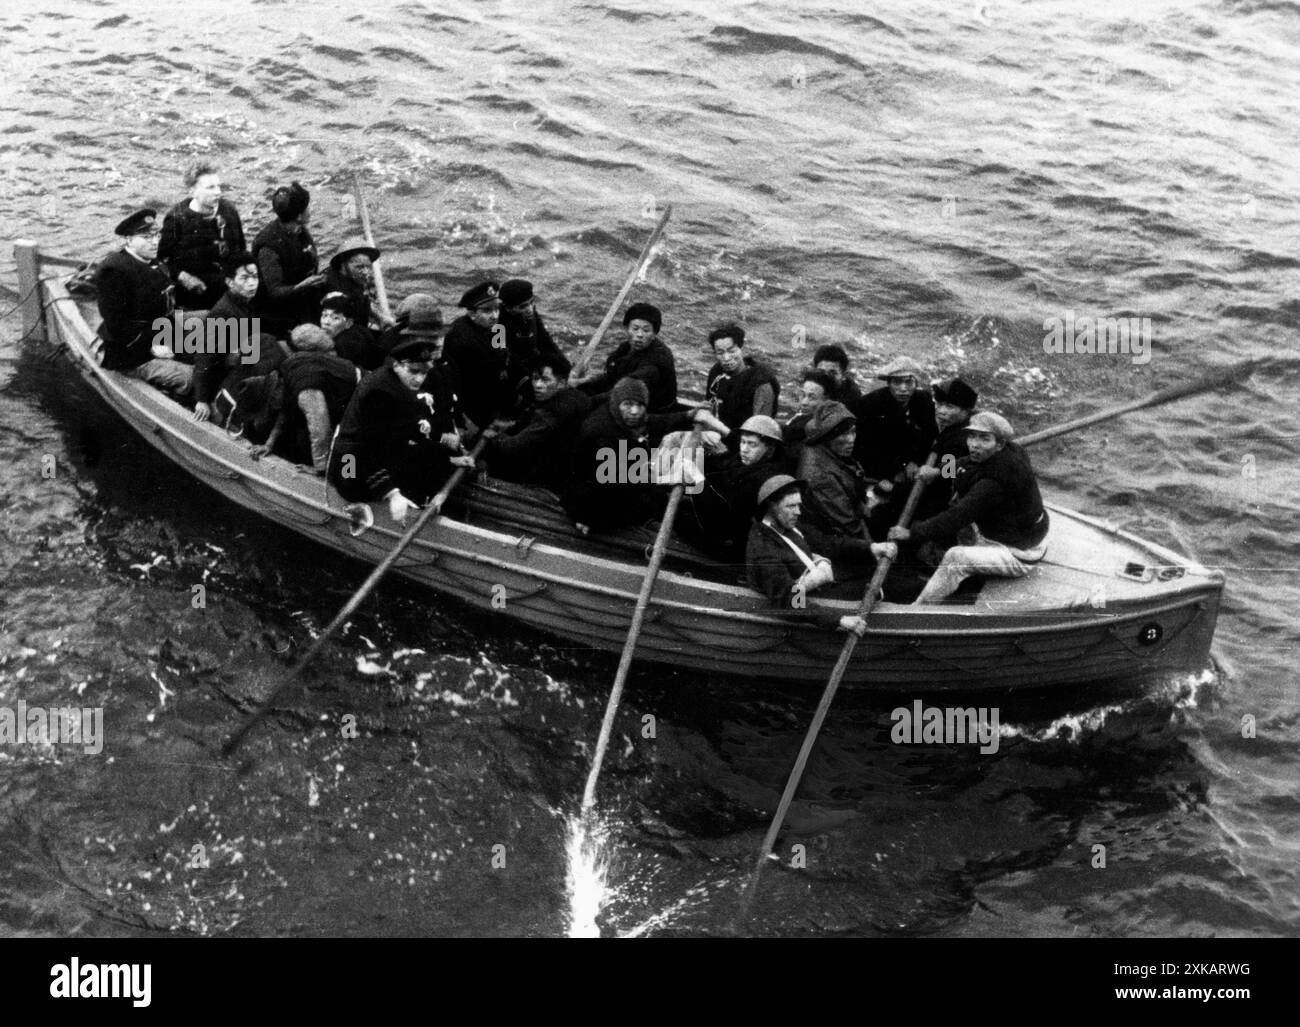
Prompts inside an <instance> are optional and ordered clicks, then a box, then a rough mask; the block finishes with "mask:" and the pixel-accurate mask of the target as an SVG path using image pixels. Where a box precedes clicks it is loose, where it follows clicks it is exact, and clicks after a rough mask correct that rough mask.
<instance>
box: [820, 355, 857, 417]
mask: <svg viewBox="0 0 1300 1027" xmlns="http://www.w3.org/2000/svg"><path fill="white" fill-rule="evenodd" d="M812 366H813V368H814V370H817V371H824V372H825V373H826V374H828V375H830V376H831V379H832V381H834V383H835V385H834V388H832V389H831V391H830V393H829V395H827V397H826V398H827V399H833V400H835V402H836V403H843V404H844V405H845V406H846V407H848V408H849V409H850V410H852V409H853V408H854V406H856V405H857V404H858V403H859V402H861V401H862V390H861V389H860V388H859V387H858V383H857V382H856V381H854V380H853V375H852V374H850V373H849V355H848V353H847V352H845V350H844V347H843V346H840V345H837V344H836V343H833V342H829V343H827V344H826V345H824V346H818V347H817V350H816V352H814V353H813V359H812Z"/></svg>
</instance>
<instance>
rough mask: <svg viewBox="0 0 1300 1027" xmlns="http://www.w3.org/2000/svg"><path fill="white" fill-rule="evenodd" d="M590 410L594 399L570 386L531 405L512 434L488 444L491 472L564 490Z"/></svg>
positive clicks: (486, 451)
mask: <svg viewBox="0 0 1300 1027" xmlns="http://www.w3.org/2000/svg"><path fill="white" fill-rule="evenodd" d="M590 412H591V399H590V398H589V397H588V396H587V395H586V394H585V393H582V392H579V391H578V390H577V389H571V388H567V387H566V388H562V389H560V390H559V391H558V392H557V393H555V395H553V396H551V397H550V398H549V399H547V400H545V401H544V402H542V403H537V404H535V405H533V406H531V407H529V408H528V409H527V410H526V411H524V414H523V416H522V417H521V418H520V419H519V421H518V422H517V423H516V424H515V426H514V427H513V428H511V429H510V431H509V433H508V434H505V435H498V436H497V437H496V438H494V439H492V440H491V441H490V442H489V443H488V444H487V448H486V449H485V450H484V453H483V456H484V459H485V460H486V461H487V463H488V467H489V468H490V470H491V473H492V474H493V475H495V476H496V477H498V478H504V479H505V480H506V481H517V482H522V483H523V484H525V485H544V486H546V487H547V488H550V489H554V490H555V491H557V492H558V491H560V490H561V489H563V487H564V485H565V483H566V482H567V480H568V477H569V465H570V462H571V460H572V452H573V444H574V442H575V441H576V440H577V438H578V433H579V432H580V431H581V430H582V423H583V421H584V420H585V419H586V417H587V415H588V414H589V413H590Z"/></svg>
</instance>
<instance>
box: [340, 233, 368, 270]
mask: <svg viewBox="0 0 1300 1027" xmlns="http://www.w3.org/2000/svg"><path fill="white" fill-rule="evenodd" d="M354 253H364V254H365V255H366V256H367V257H369V258H370V259H371V260H378V259H379V251H378V250H377V249H375V248H374V247H373V246H371V245H370V243H368V242H366V241H365V240H364V239H362V238H360V237H358V236H353V237H352V238H351V239H347V240H345V241H344V243H343V245H342V246H340V247H339V248H338V251H337V252H336V253H335V254H334V256H332V257H330V267H332V268H333V269H334V270H335V271H337V270H338V269H339V268H340V267H341V266H342V265H343V264H344V263H345V262H346V261H347V259H348V257H350V256H352V255H353V254H354Z"/></svg>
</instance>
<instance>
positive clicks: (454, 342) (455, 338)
mask: <svg viewBox="0 0 1300 1027" xmlns="http://www.w3.org/2000/svg"><path fill="white" fill-rule="evenodd" d="M500 291H501V290H500V287H499V286H498V285H497V283H496V282H491V281H489V282H479V283H478V284H477V285H474V286H471V287H470V288H469V289H466V290H465V294H464V295H463V296H461V298H460V303H459V304H458V306H460V307H461V309H463V310H464V311H465V313H463V314H462V315H461V316H460V317H458V318H456V320H455V321H453V322H452V323H451V327H450V328H449V329H448V330H447V342H446V352H447V358H446V359H447V363H449V364H451V365H452V366H453V367H454V368H455V369H456V372H455V373H456V377H457V379H458V381H459V383H460V404H461V409H462V410H464V412H465V416H466V417H467V418H469V420H470V422H471V423H472V425H473V426H474V429H482V428H486V427H487V426H488V425H490V424H491V423H492V422H493V421H494V420H495V419H496V418H497V417H500V416H501V415H502V414H505V413H507V412H509V411H510V410H511V409H512V408H513V406H514V388H513V384H512V383H511V381H510V373H509V360H510V351H509V349H508V347H507V346H506V329H505V326H504V325H502V324H500V323H499V321H498V316H499V314H500V312H501V296H500Z"/></svg>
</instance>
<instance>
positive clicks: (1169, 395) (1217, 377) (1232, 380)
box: [1016, 360, 1267, 446]
mask: <svg viewBox="0 0 1300 1027" xmlns="http://www.w3.org/2000/svg"><path fill="white" fill-rule="evenodd" d="M1265 363H1267V361H1265V360H1243V361H1242V362H1241V363H1239V364H1233V365H1232V366H1231V367H1226V368H1224V369H1223V370H1221V371H1215V372H1214V373H1213V374H1208V375H1206V376H1205V377H1204V378H1198V379H1197V380H1196V381H1193V382H1188V383H1186V384H1185V385H1171V386H1170V387H1169V388H1167V389H1160V390H1159V391H1157V392H1153V393H1151V394H1150V395H1149V396H1145V397H1143V398H1142V399H1135V400H1131V401H1129V402H1128V403H1120V404H1119V405H1118V406H1113V407H1109V408H1107V409H1105V410H1098V411H1097V412H1096V413H1095V414H1087V415H1085V416H1084V417H1077V418H1075V419H1074V420H1073V421H1066V422H1065V423H1063V424H1056V425H1053V426H1052V427H1050V428H1044V429H1043V430H1042V431H1036V432H1033V433H1031V434H1029V435H1025V436H1023V437H1021V438H1018V439H1016V442H1017V443H1019V444H1020V445H1022V446H1032V445H1033V444H1034V443H1035V442H1043V441H1045V440H1047V439H1054V438H1056V437H1057V436H1058V435H1064V434H1066V433H1067V432H1072V431H1075V430H1076V429H1078V428H1086V427H1088V426H1089V425H1092V424H1097V423H1098V422H1100V421H1109V420H1110V419H1111V418H1113V417H1119V416H1120V415H1121V414H1127V413H1129V412H1131V411H1133V410H1143V409H1145V408H1146V407H1157V406H1160V405H1161V404H1162V403H1172V402H1173V401H1174V400H1176V399H1186V398H1187V397H1188V396H1195V395H1198V394H1199V393H1202V392H1212V391H1213V390H1215V389H1221V388H1223V387H1224V386H1226V385H1235V384H1236V383H1237V382H1240V381H1244V380H1245V379H1247V378H1249V377H1250V376H1251V375H1252V374H1253V373H1254V372H1255V371H1257V370H1258V369H1259V368H1260V367H1261V366H1262V365H1263V364H1265Z"/></svg>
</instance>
